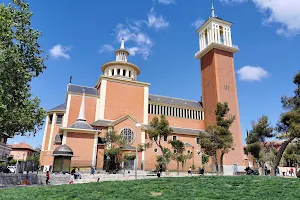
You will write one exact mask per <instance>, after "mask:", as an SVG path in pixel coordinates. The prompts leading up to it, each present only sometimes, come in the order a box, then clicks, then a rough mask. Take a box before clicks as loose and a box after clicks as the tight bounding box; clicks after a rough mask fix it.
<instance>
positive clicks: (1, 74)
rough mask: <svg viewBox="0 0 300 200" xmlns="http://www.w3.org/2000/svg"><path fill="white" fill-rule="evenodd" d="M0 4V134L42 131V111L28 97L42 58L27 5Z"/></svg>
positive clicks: (42, 67) (16, 1)
mask: <svg viewBox="0 0 300 200" xmlns="http://www.w3.org/2000/svg"><path fill="white" fill-rule="evenodd" d="M12 2H13V4H12V5H8V6H5V5H4V4H0V41H1V42H0V133H7V134H8V135H10V136H12V137H13V136H14V135H26V134H28V133H29V134H28V135H30V134H33V135H35V133H36V132H37V131H38V130H40V129H41V128H42V125H43V123H44V121H43V119H44V118H45V116H46V112H45V110H44V109H43V108H41V107H40V100H39V99H38V98H37V97H32V96H31V88H30V82H31V80H32V79H33V78H35V77H38V76H39V75H40V74H41V73H42V72H43V71H44V70H45V68H46V67H45V65H44V61H45V59H46V58H45V57H44V56H43V50H42V49H41V47H40V45H39V43H38V39H39V37H40V36H41V33H40V32H39V31H38V30H35V29H33V28H31V27H30V25H31V22H30V18H31V16H32V13H31V12H30V11H29V4H27V3H24V1H22V0H12Z"/></svg>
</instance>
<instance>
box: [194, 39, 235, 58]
mask: <svg viewBox="0 0 300 200" xmlns="http://www.w3.org/2000/svg"><path fill="white" fill-rule="evenodd" d="M212 43H214V44H223V45H225V46H228V47H232V48H235V49H239V47H238V46H237V45H227V44H224V42H221V43H218V42H212ZM212 43H209V44H207V45H206V46H205V47H203V48H201V49H200V50H199V51H197V53H195V56H196V55H197V54H199V53H200V52H201V51H203V50H204V49H206V48H207V47H208V46H209V45H211V44H212Z"/></svg>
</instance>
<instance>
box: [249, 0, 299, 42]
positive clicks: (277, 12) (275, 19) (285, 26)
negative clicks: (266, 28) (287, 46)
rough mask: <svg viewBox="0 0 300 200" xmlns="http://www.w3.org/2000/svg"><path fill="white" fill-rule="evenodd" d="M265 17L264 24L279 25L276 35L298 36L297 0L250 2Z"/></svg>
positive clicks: (256, 0) (254, 0)
mask: <svg viewBox="0 0 300 200" xmlns="http://www.w3.org/2000/svg"><path fill="white" fill-rule="evenodd" d="M252 1H253V2H254V3H255V4H256V6H257V7H258V8H259V9H260V11H262V12H264V13H265V14H266V16H267V18H266V19H265V22H267V23H280V24H281V25H282V27H281V28H279V29H277V31H276V32H277V34H279V35H283V36H293V35H297V34H300V1H299V0H252Z"/></svg>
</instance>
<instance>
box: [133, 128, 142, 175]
mask: <svg viewBox="0 0 300 200" xmlns="http://www.w3.org/2000/svg"><path fill="white" fill-rule="evenodd" d="M141 126H142V125H141V124H140V123H137V124H136V125H135V127H136V132H135V167H134V173H135V179H137V165H138V129H139V127H141Z"/></svg>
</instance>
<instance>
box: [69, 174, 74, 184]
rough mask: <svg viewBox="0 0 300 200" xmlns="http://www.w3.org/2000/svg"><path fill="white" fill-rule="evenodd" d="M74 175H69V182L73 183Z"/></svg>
mask: <svg viewBox="0 0 300 200" xmlns="http://www.w3.org/2000/svg"><path fill="white" fill-rule="evenodd" d="M74 178H75V177H74V175H71V177H70V180H69V184H74Z"/></svg>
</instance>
